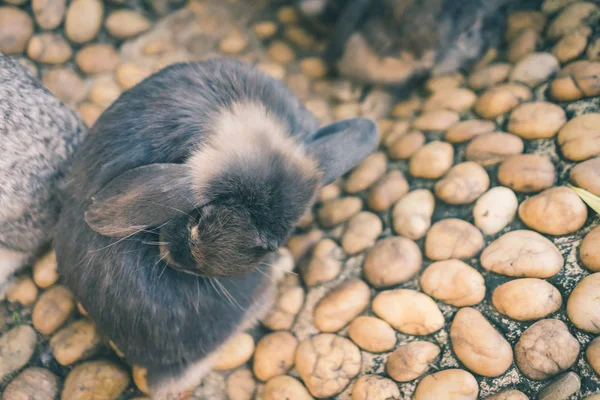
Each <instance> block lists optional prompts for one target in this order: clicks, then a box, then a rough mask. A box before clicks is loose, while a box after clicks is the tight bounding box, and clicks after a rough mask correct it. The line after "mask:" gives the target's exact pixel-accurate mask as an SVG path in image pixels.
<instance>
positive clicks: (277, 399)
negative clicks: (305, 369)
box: [232, 375, 313, 400]
mask: <svg viewBox="0 0 600 400" xmlns="http://www.w3.org/2000/svg"><path fill="white" fill-rule="evenodd" d="M232 400H233V399H232ZM263 400H313V397H312V396H311V395H310V393H308V390H306V388H305V387H304V385H302V383H300V382H299V381H298V380H297V379H294V378H292V377H291V376H287V375H282V376H276V377H275V378H271V379H269V381H268V382H267V384H266V385H265V391H264V394H263Z"/></svg>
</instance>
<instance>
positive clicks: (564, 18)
mask: <svg viewBox="0 0 600 400" xmlns="http://www.w3.org/2000/svg"><path fill="white" fill-rule="evenodd" d="M598 12H600V8H598V6H597V5H595V4H593V3H591V2H587V1H580V2H577V3H575V4H571V5H569V6H568V7H566V8H565V9H564V10H562V11H561V12H560V14H558V16H557V17H556V18H554V20H553V21H552V22H551V23H550V25H549V26H548V30H547V31H546V36H547V37H548V39H550V40H558V39H560V38H561V37H563V36H564V35H566V34H567V33H570V32H572V31H573V30H575V29H577V28H578V27H579V26H581V25H583V24H585V20H586V19H587V18H588V17H589V16H591V15H593V14H596V13H598Z"/></svg>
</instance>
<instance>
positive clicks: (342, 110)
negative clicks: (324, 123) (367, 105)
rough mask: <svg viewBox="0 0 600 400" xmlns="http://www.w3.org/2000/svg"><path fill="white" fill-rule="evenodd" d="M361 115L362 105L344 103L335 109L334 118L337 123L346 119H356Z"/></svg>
mask: <svg viewBox="0 0 600 400" xmlns="http://www.w3.org/2000/svg"><path fill="white" fill-rule="evenodd" d="M359 114H360V104H358V103H342V104H339V105H337V106H336V107H335V108H334V109H333V117H334V119H335V120H337V121H341V120H344V119H349V118H355V117H358V116H359Z"/></svg>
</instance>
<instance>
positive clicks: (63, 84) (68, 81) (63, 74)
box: [42, 67, 86, 105]
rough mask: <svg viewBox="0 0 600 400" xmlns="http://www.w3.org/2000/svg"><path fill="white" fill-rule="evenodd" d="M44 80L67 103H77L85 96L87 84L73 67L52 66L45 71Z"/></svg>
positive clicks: (53, 92)
mask: <svg viewBox="0 0 600 400" xmlns="http://www.w3.org/2000/svg"><path fill="white" fill-rule="evenodd" d="M42 82H43V83H44V85H45V86H46V87H47V88H48V89H49V90H50V91H51V92H52V94H54V95H55V96H56V97H57V98H58V99H59V100H60V101H62V102H63V103H65V104H69V105H72V104H77V103H79V102H80V101H81V100H83V99H84V98H85V94H86V93H85V84H84V82H83V80H82V79H81V78H80V77H79V75H77V73H76V72H75V71H74V70H73V69H72V68H69V67H56V68H52V69H51V70H48V71H46V72H44V74H43V75H42Z"/></svg>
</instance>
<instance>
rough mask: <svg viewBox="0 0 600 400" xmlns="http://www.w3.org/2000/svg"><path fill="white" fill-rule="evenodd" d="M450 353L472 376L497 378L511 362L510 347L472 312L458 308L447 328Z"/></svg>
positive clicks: (480, 316)
mask: <svg viewBox="0 0 600 400" xmlns="http://www.w3.org/2000/svg"><path fill="white" fill-rule="evenodd" d="M450 339H451V341H452V349H453V350H454V354H456V357H458V359H459V360H460V361H461V362H462V363H463V364H464V365H465V366H466V367H467V368H468V369H470V370H471V371H472V372H474V373H476V374H478V375H482V376H487V377H496V376H500V375H502V374H503V373H504V372H506V370H507V369H508V368H509V367H510V365H511V364H512V361H513V352H512V348H511V347H510V343H508V342H507V341H506V339H504V337H503V336H502V335H501V334H500V333H499V332H498V331H497V330H496V329H495V328H494V327H493V326H492V325H491V324H490V323H489V322H488V321H487V320H486V319H485V317H484V316H483V315H482V314H481V313H480V312H479V311H477V310H476V309H474V308H470V307H467V308H461V309H460V310H458V312H457V313H456V316H455V317H454V321H452V326H451V327H450Z"/></svg>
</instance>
